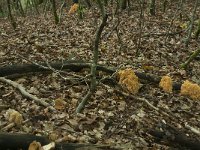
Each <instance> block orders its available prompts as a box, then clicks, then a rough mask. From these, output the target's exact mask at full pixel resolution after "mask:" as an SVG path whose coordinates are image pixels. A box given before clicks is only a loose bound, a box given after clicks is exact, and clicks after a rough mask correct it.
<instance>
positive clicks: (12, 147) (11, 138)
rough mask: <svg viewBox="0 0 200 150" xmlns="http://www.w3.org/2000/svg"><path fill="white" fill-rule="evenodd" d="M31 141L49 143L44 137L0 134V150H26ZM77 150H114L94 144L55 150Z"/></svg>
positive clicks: (67, 144) (61, 146) (58, 144)
mask: <svg viewBox="0 0 200 150" xmlns="http://www.w3.org/2000/svg"><path fill="white" fill-rule="evenodd" d="M33 141H37V142H40V143H41V145H42V146H43V145H47V144H49V143H50V142H51V141H50V140H49V139H48V138H47V137H44V136H35V135H31V134H16V133H15V134H8V133H0V148H1V149H2V150H7V149H9V150H18V149H22V150H27V149H28V147H29V144H30V143H31V142H33ZM78 149H82V150H83V149H87V150H89V149H93V150H103V149H106V150H116V149H115V148H111V147H110V146H106V145H95V144H79V143H57V144H56V147H55V150H78Z"/></svg>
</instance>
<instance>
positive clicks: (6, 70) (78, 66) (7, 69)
mask: <svg viewBox="0 0 200 150" xmlns="http://www.w3.org/2000/svg"><path fill="white" fill-rule="evenodd" d="M48 65H50V66H51V67H52V68H54V69H57V70H70V71H75V72H78V71H80V70H82V69H90V68H91V63H89V62H83V61H77V60H70V61H63V62H53V63H49V64H48ZM48 65H47V64H46V63H41V64H39V65H35V64H16V65H10V66H4V67H0V77H4V76H9V75H13V74H24V73H36V72H44V71H51V69H47V68H48ZM41 66H44V67H45V68H44V67H41ZM97 71H102V72H106V73H108V74H113V73H115V72H116V71H117V70H116V68H109V67H106V66H102V65H98V66H97ZM135 74H136V75H137V76H138V77H139V79H141V80H146V81H149V82H152V83H156V84H158V83H159V82H160V79H161V77H158V76H155V75H152V74H146V73H141V72H135ZM181 84H182V83H173V89H174V90H180V88H181Z"/></svg>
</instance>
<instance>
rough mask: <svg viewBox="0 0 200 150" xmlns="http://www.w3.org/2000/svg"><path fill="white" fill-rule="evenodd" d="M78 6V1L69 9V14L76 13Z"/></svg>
mask: <svg viewBox="0 0 200 150" xmlns="http://www.w3.org/2000/svg"><path fill="white" fill-rule="evenodd" d="M78 6H79V5H78V4H77V3H75V4H74V5H72V6H71V8H70V10H69V14H73V13H75V12H76V11H77V9H78Z"/></svg>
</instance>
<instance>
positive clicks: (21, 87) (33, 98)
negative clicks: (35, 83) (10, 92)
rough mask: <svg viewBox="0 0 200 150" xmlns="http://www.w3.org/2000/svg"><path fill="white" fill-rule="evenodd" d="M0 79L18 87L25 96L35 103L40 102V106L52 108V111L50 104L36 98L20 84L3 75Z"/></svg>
mask: <svg viewBox="0 0 200 150" xmlns="http://www.w3.org/2000/svg"><path fill="white" fill-rule="evenodd" d="M0 81H1V82H4V83H7V84H9V85H12V86H13V87H15V88H16V89H18V90H19V91H20V92H21V93H22V95H24V96H25V97H27V98H29V99H32V100H33V101H35V102H36V103H38V104H40V105H42V106H45V107H49V109H50V110H52V111H55V109H54V108H53V107H52V106H50V104H48V103H47V102H45V101H43V100H41V99H39V98H37V97H36V96H34V95H32V94H30V93H28V92H27V91H26V90H25V88H24V87H23V86H22V85H20V84H18V83H16V82H14V81H11V80H9V79H6V78H4V77H0Z"/></svg>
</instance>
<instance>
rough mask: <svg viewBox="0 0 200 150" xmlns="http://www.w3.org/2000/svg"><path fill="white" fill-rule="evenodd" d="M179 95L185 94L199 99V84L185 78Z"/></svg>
mask: <svg viewBox="0 0 200 150" xmlns="http://www.w3.org/2000/svg"><path fill="white" fill-rule="evenodd" d="M181 95H187V96H190V97H191V98H192V99H194V100H200V86H199V85H198V84H194V83H192V82H190V81H188V80H186V81H185V82H184V83H183V84H182V86H181Z"/></svg>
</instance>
